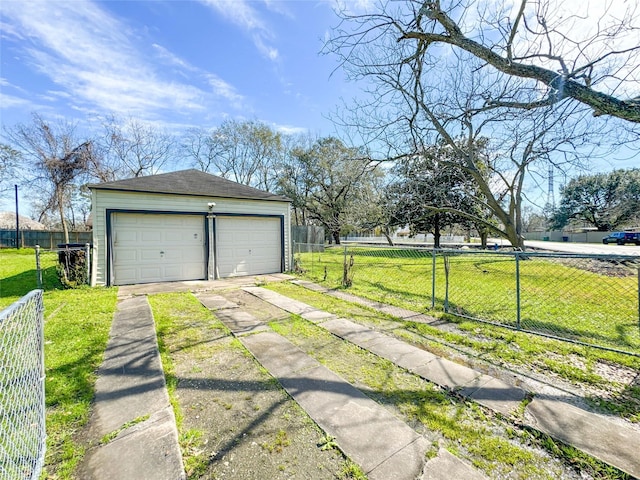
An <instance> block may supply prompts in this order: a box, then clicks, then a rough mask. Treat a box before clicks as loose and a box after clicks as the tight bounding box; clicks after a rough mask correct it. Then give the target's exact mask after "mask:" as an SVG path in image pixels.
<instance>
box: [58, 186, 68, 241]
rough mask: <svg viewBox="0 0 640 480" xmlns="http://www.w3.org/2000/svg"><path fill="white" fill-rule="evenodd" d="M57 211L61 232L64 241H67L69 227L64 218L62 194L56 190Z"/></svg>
mask: <svg viewBox="0 0 640 480" xmlns="http://www.w3.org/2000/svg"><path fill="white" fill-rule="evenodd" d="M57 196H58V213H59V214H60V223H61V224H62V232H63V234H64V243H69V228H68V227H67V222H66V221H65V219H64V195H63V193H62V192H61V191H58V195H57Z"/></svg>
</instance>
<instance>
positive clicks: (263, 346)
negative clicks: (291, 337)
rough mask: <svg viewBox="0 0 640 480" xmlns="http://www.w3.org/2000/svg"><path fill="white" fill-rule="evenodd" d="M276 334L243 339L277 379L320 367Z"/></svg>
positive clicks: (270, 333)
mask: <svg viewBox="0 0 640 480" xmlns="http://www.w3.org/2000/svg"><path fill="white" fill-rule="evenodd" d="M282 339H283V338H282V337H281V336H280V335H278V334H277V333H275V332H264V333H261V334H260V335H252V336H250V337H246V338H243V339H242V343H243V344H244V346H245V347H246V348H247V349H248V350H249V351H250V352H251V354H252V355H253V356H254V357H255V358H256V359H258V361H259V362H260V363H261V364H262V366H263V367H264V368H266V369H267V370H269V372H270V373H271V375H273V376H275V377H286V376H289V375H293V374H295V373H299V372H303V371H305V370H309V369H310V368H315V367H318V366H319V365H320V363H319V362H318V361H317V360H315V359H314V358H312V357H310V356H309V355H307V354H306V353H304V352H303V351H302V350H300V349H299V348H298V347H296V346H295V345H293V344H292V343H290V342H283V341H282Z"/></svg>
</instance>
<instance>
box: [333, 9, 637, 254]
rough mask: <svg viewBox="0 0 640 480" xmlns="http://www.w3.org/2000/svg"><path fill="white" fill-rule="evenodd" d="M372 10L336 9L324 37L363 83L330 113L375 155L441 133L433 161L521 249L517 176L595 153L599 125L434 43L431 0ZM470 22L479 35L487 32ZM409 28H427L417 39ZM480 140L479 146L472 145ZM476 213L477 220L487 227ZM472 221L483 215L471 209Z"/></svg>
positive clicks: (422, 144) (534, 86)
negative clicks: (359, 93) (460, 177)
mask: <svg viewBox="0 0 640 480" xmlns="http://www.w3.org/2000/svg"><path fill="white" fill-rule="evenodd" d="M525 4H526V2H524V3H523V5H525ZM476 5H478V4H474V3H473V2H469V3H468V4H460V3H456V4H455V5H454V6H452V7H451V11H455V12H456V13H457V14H458V15H461V18H463V19H465V18H467V17H465V16H464V13H465V12H466V14H467V15H468V16H469V17H473V18H480V19H481V20H483V21H484V17H483V14H484V12H482V11H480V13H478V15H476V16H474V15H472V13H473V12H472V11H471V10H472V8H473V7H474V6H476ZM478 8H481V7H480V6H478ZM381 9H382V10H381V13H380V14H372V15H362V16H348V15H344V16H343V20H344V21H343V23H342V25H341V27H340V29H338V30H337V34H336V36H335V37H334V38H333V39H332V40H331V42H330V43H329V44H328V45H327V49H328V50H329V51H330V52H333V53H334V54H336V55H338V57H339V58H340V61H341V65H342V66H343V68H344V69H345V71H346V72H347V74H348V75H350V77H351V78H353V79H356V80H361V79H364V80H366V81H367V82H368V83H366V85H367V89H366V92H367V93H368V94H369V96H368V97H365V98H364V100H360V101H358V102H356V103H355V104H353V105H349V106H348V108H347V109H345V111H346V113H342V114H341V115H340V116H339V118H338V121H339V122H341V123H342V125H343V126H345V127H353V128H355V129H356V130H357V131H358V133H359V134H360V135H361V136H362V137H363V138H364V139H365V141H368V142H371V143H370V145H376V146H377V147H378V150H379V151H380V152H381V153H380V158H387V159H392V160H395V161H402V160H403V159H406V158H413V157H415V156H416V155H420V154H421V152H424V151H427V150H428V149H429V148H430V147H431V146H432V145H434V144H436V143H438V142H443V143H444V144H445V145H446V146H447V148H448V151H449V153H448V157H449V159H447V158H446V156H447V154H446V151H447V149H443V153H444V154H445V156H444V158H442V159H441V160H442V161H448V162H449V163H451V164H452V165H457V166H458V168H461V169H463V171H464V173H465V175H467V176H468V177H470V178H472V179H473V181H474V182H475V184H476V186H477V188H478V192H479V195H478V202H480V207H482V208H481V210H480V211H484V212H486V211H487V210H489V211H490V212H491V213H492V214H493V215H494V216H495V217H496V218H497V219H498V220H499V222H500V224H501V226H500V227H499V228H498V229H497V231H498V232H499V234H501V235H503V236H504V237H506V238H507V239H508V240H509V241H510V242H511V243H512V245H513V246H514V247H516V248H522V247H523V236H522V231H523V228H522V214H521V207H522V203H523V199H524V197H525V195H526V182H525V179H526V178H527V177H528V176H531V175H537V176H540V175H543V173H542V172H544V171H546V170H547V168H548V165H549V163H554V164H556V165H557V166H558V167H560V168H568V167H567V166H568V165H579V164H580V163H581V162H582V161H583V160H584V159H585V158H588V157H589V156H593V155H594V149H595V146H596V144H597V142H596V141H594V143H593V144H591V145H590V143H589V142H590V141H591V140H592V136H593V135H597V136H601V135H603V134H604V131H603V130H600V131H596V129H595V128H593V127H592V126H591V125H590V119H591V120H593V119H592V117H591V115H587V114H588V113H589V112H590V110H589V109H588V108H587V107H585V106H584V103H580V102H573V101H570V99H571V98H572V97H569V96H568V95H563V96H560V98H557V101H553V102H541V101H540V99H539V96H540V90H541V89H540V86H539V85H538V83H537V81H532V80H531V79H529V78H528V77H525V76H518V75H509V74H506V73H505V72H503V71H501V70H499V69H496V68H493V69H492V68H489V64H488V63H487V62H486V60H485V59H483V58H479V57H474V56H473V55H472V54H471V53H469V52H467V51H466V50H465V49H462V48H458V47H457V46H456V48H451V47H449V46H448V45H449V43H447V42H444V43H443V46H440V47H434V46H433V42H437V38H439V37H437V35H436V33H434V32H436V31H437V29H438V28H440V27H438V25H439V23H437V22H436V21H435V20H433V19H430V18H429V17H428V16H427V14H429V15H432V14H433V15H436V13H437V12H440V11H442V10H441V7H440V2H432V3H423V2H411V1H410V2H391V3H389V4H383V5H382V6H381ZM433 9H436V10H437V12H436V13H434V12H435V11H436V10H433ZM436 16H437V15H436ZM447 18H448V17H447ZM501 19H502V16H501V14H500V13H499V14H497V17H496V20H495V21H496V22H497V23H496V24H493V27H496V28H498V27H500V26H501V25H502V24H501V23H500V22H501V21H502V20H501ZM465 21H466V20H465ZM452 28H453V27H452ZM486 28H489V27H486ZM500 28H502V27H500ZM500 28H498V32H501V30H500ZM469 29H470V31H472V32H473V34H474V36H477V37H478V38H480V39H483V38H485V36H487V37H489V36H491V35H494V33H495V32H493V30H492V31H491V34H490V32H489V31H488V30H487V31H482V30H473V29H472V27H469ZM454 30H455V29H454ZM416 31H417V32H423V33H425V34H426V33H429V35H436V37H434V38H432V37H430V36H428V35H427V36H426V37H425V38H424V39H423V38H417V36H416V35H414V34H413V33H412V32H416ZM510 31H511V30H510ZM458 33H459V34H460V35H462V33H460V32H458ZM495 35H498V33H495ZM463 43H464V42H463ZM464 45H466V43H465V44H464ZM554 98H555V97H554ZM525 105H528V106H529V107H530V108H524V106H525ZM534 107H536V108H534ZM625 108H626V107H625ZM629 108H631V109H632V108H633V107H629ZM482 139H485V141H484V144H485V145H486V149H485V151H484V152H481V151H478V149H477V145H478V143H479V142H480V141H481V140H482ZM381 147H384V150H382V148H381ZM542 166H544V168H541V167H542ZM436 208H439V209H440V210H441V211H451V212H453V210H452V209H451V208H450V207H446V206H437V207H436ZM455 213H459V214H463V215H467V216H469V213H468V212H460V211H457V212H455ZM484 217H485V219H486V220H485V222H486V227H487V228H489V229H491V230H494V231H495V230H496V226H495V224H493V223H492V221H490V218H489V217H487V216H486V215H484ZM473 220H474V221H478V222H482V218H480V217H477V218H474V219H473Z"/></svg>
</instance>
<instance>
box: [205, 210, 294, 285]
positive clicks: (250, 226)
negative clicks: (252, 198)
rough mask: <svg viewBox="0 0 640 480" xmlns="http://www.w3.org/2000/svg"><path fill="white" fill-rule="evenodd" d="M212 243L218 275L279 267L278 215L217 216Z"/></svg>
mask: <svg viewBox="0 0 640 480" xmlns="http://www.w3.org/2000/svg"><path fill="white" fill-rule="evenodd" d="M216 243H217V255H216V261H217V269H218V274H219V275H220V277H235V276H242V275H258V274H262V273H276V272H280V271H281V268H282V267H281V265H282V261H281V259H282V253H281V252H282V246H281V233H280V219H279V218H268V217H217V218H216Z"/></svg>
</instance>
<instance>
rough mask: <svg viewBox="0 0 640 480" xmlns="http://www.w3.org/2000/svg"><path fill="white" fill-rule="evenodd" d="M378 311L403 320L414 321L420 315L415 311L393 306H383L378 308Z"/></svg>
mask: <svg viewBox="0 0 640 480" xmlns="http://www.w3.org/2000/svg"><path fill="white" fill-rule="evenodd" d="M377 310H379V311H381V312H383V313H386V314H387V315H391V316H393V317H398V318H402V319H413V318H414V317H417V316H418V315H420V314H419V313H418V312H414V311H413V310H407V309H406V308H401V307H395V306H393V305H384V304H382V305H381V306H379V307H378V308H377Z"/></svg>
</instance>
